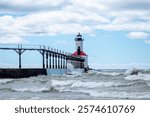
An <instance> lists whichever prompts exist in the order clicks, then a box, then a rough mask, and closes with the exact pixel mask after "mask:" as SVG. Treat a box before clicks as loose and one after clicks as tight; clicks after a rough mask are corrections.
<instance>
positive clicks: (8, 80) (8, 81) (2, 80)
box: [0, 79, 14, 84]
mask: <svg viewBox="0 0 150 117" xmlns="http://www.w3.org/2000/svg"><path fill="white" fill-rule="evenodd" d="M12 81H14V80H13V79H0V84H5V83H10V82H12Z"/></svg>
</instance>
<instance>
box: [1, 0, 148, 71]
mask: <svg viewBox="0 0 150 117" xmlns="http://www.w3.org/2000/svg"><path fill="white" fill-rule="evenodd" d="M79 32H80V33H81V34H82V36H83V38H84V42H83V44H84V51H85V52H86V53H87V54H88V60H89V61H88V62H89V66H90V67H91V68H98V69H112V68H113V69H128V68H133V67H134V68H143V69H150V51H149V50H150V1H149V0H0V44H23V45H46V46H50V47H53V48H57V49H60V50H63V51H65V52H69V53H73V52H74V51H75V41H74V38H75V37H76V35H77V34H78V33H79ZM0 46H3V45H0ZM9 46H10V45H9ZM36 47H37V46H36ZM41 58H42V57H41V55H40V54H39V53H38V52H24V53H23V55H22V63H23V66H24V67H27V66H34V67H37V66H41V63H42V62H41V61H42V59H41ZM17 65H18V56H17V54H16V53H15V52H14V51H2V50H0V67H8V66H11V67H14V66H17Z"/></svg>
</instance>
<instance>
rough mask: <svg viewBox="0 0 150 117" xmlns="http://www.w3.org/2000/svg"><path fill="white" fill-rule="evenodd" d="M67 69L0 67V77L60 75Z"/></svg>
mask: <svg viewBox="0 0 150 117" xmlns="http://www.w3.org/2000/svg"><path fill="white" fill-rule="evenodd" d="M66 72H67V69H42V68H41V69H33V68H32V69H29V68H26V69H12V68H11V69H0V79H3V78H13V79H17V78H28V77H32V76H38V75H54V74H55V75H62V74H65V73H66Z"/></svg>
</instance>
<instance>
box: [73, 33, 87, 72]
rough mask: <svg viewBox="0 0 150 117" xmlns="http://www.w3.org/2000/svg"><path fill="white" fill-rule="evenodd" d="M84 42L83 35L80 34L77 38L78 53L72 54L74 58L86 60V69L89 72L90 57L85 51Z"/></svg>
mask: <svg viewBox="0 0 150 117" xmlns="http://www.w3.org/2000/svg"><path fill="white" fill-rule="evenodd" d="M83 41H84V39H83V38H82V35H81V34H80V33H79V34H78V35H77V36H76V38H75V43H76V51H75V52H74V53H73V54H72V56H78V57H81V58H84V59H85V61H84V68H85V70H86V71H87V69H88V55H87V54H86V53H85V52H84V51H83Z"/></svg>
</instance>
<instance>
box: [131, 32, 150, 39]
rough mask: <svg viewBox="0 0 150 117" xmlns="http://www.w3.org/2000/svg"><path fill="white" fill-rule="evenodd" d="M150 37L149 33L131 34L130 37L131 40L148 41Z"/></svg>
mask: <svg viewBox="0 0 150 117" xmlns="http://www.w3.org/2000/svg"><path fill="white" fill-rule="evenodd" d="M148 36H149V34H148V33H145V32H130V33H129V34H128V37H129V38H131V39H146V38H147V37H148Z"/></svg>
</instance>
